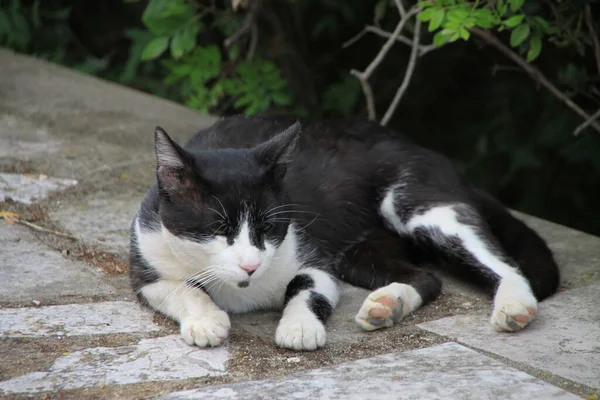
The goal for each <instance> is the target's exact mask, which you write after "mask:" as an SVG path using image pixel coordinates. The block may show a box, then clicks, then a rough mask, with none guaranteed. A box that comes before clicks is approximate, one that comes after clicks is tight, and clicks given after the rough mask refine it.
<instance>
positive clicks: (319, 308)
mask: <svg viewBox="0 0 600 400" xmlns="http://www.w3.org/2000/svg"><path fill="white" fill-rule="evenodd" d="M308 307H309V308H310V310H311V311H312V313H313V314H315V315H316V316H317V318H318V319H319V321H321V322H325V321H326V320H327V319H328V318H329V316H330V315H331V312H332V311H333V307H332V306H331V303H330V302H329V300H327V298H326V297H325V296H323V295H322V294H321V293H317V292H315V291H314V290H311V291H310V296H309V298H308Z"/></svg>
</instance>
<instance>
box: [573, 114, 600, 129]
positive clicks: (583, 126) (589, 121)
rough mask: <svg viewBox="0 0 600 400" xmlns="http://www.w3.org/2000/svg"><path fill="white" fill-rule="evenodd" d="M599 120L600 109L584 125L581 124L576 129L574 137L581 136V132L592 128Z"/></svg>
mask: <svg viewBox="0 0 600 400" xmlns="http://www.w3.org/2000/svg"><path fill="white" fill-rule="evenodd" d="M598 118H600V109H599V110H598V111H596V112H595V113H594V114H593V115H592V116H591V117H590V118H588V119H587V120H586V121H585V122H584V123H583V124H581V125H579V126H578V127H577V128H575V131H573V135H574V136H577V135H579V134H580V133H581V131H583V130H584V129H585V128H587V127H588V126H590V125H591V124H592V123H593V122H594V121H596V120H597V119H598Z"/></svg>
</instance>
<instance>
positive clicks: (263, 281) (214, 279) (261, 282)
mask: <svg viewBox="0 0 600 400" xmlns="http://www.w3.org/2000/svg"><path fill="white" fill-rule="evenodd" d="M135 229H136V233H137V236H138V243H139V247H140V251H141V253H142V254H143V256H144V258H145V259H146V260H147V261H148V263H149V264H150V265H152V266H153V267H154V268H155V269H156V271H157V272H158V273H159V275H160V277H161V279H166V280H174V281H180V282H182V281H185V280H186V279H190V278H196V279H197V280H199V281H202V282H203V283H204V285H205V287H206V290H207V291H208V293H209V294H210V296H211V297H212V299H213V301H214V303H216V304H217V305H218V306H219V307H220V308H221V309H223V310H226V311H231V312H246V311H251V310H256V309H268V308H277V307H281V305H282V304H283V299H284V295H285V290H286V288H287V284H288V283H289V282H290V281H291V280H292V279H293V277H294V276H295V275H296V272H297V271H298V269H299V268H300V266H301V263H300V261H299V260H298V257H297V237H296V233H295V231H294V227H293V225H290V227H289V229H288V234H287V235H286V238H285V239H284V241H283V242H282V243H281V244H280V246H279V247H277V248H276V247H275V246H274V245H273V244H271V243H268V242H267V243H266V244H265V248H266V250H265V251H260V249H258V248H257V247H255V246H252V245H251V243H250V239H249V232H248V229H247V226H246V228H244V227H242V229H240V234H239V235H238V238H236V240H235V241H234V243H233V245H231V246H230V245H228V243H227V240H226V239H225V238H224V237H221V236H216V237H215V238H213V239H212V240H210V241H208V242H206V243H199V242H195V241H192V240H186V239H183V238H179V237H177V236H175V235H173V234H172V233H170V232H169V231H168V230H167V229H166V228H165V227H161V229H160V230H150V231H146V230H143V229H141V228H140V225H139V223H138V221H137V220H136V222H135ZM255 262H256V263H260V265H261V266H260V267H259V268H258V269H257V270H256V272H255V273H254V274H253V275H252V276H251V277H248V274H247V273H246V272H245V271H243V270H242V269H241V268H240V263H249V264H250V263H255ZM248 279H249V285H248V286H247V287H243V288H240V287H238V286H237V285H238V283H239V282H242V281H247V280H248Z"/></svg>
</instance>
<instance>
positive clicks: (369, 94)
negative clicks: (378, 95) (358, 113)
mask: <svg viewBox="0 0 600 400" xmlns="http://www.w3.org/2000/svg"><path fill="white" fill-rule="evenodd" d="M350 73H351V74H352V75H354V76H355V77H356V78H358V81H359V82H360V86H361V87H362V90H363V93H364V95H365V100H366V101H367V116H368V117H369V119H370V120H374V119H375V118H377V113H376V112H375V99H374V98H373V89H371V85H369V82H368V81H367V78H365V77H364V76H363V75H362V73H361V72H359V71H357V70H355V69H353V70H351V71H350Z"/></svg>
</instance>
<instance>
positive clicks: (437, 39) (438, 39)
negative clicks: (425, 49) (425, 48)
mask: <svg viewBox="0 0 600 400" xmlns="http://www.w3.org/2000/svg"><path fill="white" fill-rule="evenodd" d="M455 33H456V32H455V31H454V30H451V29H442V30H441V31H439V32H438V33H436V34H435V36H433V44H434V45H435V46H437V47H439V46H441V45H443V44H444V43H446V42H447V41H448V40H449V39H450V37H451V36H452V35H454V34H455Z"/></svg>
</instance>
